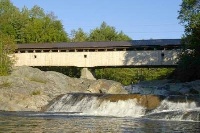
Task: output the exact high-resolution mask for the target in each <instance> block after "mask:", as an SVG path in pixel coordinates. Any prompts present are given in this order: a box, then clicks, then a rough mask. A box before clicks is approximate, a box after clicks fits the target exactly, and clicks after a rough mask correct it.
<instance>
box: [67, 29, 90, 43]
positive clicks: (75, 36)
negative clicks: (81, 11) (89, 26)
mask: <svg viewBox="0 0 200 133" xmlns="http://www.w3.org/2000/svg"><path fill="white" fill-rule="evenodd" d="M87 40H88V35H87V33H85V32H84V31H83V29H81V28H79V29H78V30H77V31H76V30H72V31H71V42H84V41H87Z"/></svg>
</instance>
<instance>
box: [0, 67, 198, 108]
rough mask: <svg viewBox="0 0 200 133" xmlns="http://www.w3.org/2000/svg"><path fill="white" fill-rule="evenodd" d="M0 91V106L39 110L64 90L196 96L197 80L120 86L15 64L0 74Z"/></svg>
mask: <svg viewBox="0 0 200 133" xmlns="http://www.w3.org/2000/svg"><path fill="white" fill-rule="evenodd" d="M82 77H84V76H82ZM0 91H1V93H0V110H5V111H41V109H42V108H43V107H44V106H46V105H48V104H49V103H50V102H51V101H52V100H53V99H54V100H55V99H56V98H59V96H60V95H64V94H67V93H95V94H100V93H101V94H137V99H138V102H141V101H140V100H141V99H144V98H143V95H157V96H164V97H167V96H169V95H183V96H185V95H197V96H198V97H199V95H200V81H193V82H187V83H174V82H172V81H171V80H157V81H145V82H140V83H138V84H134V85H129V86H123V85H122V84H121V83H119V82H115V81H111V80H105V79H98V80H95V79H86V78H71V77H68V76H66V75H64V74H61V73H58V72H53V71H47V72H44V71H41V70H39V69H37V68H32V67H26V66H23V67H17V68H15V69H14V70H13V72H12V73H11V75H9V76H2V77H0ZM123 97H124V96H123ZM131 97H132V96H131ZM198 97H197V98H198ZM121 98H122V97H118V98H117V99H118V100H120V99H121ZM145 98H146V97H145ZM151 98H152V97H151V96H150V97H149V98H148V99H146V100H143V102H144V103H146V101H147V102H153V101H152V100H151ZM117 99H115V100H117ZM159 103H160V102H157V104H159ZM156 106H157V105H155V107H156Z"/></svg>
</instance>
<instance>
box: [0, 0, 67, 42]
mask: <svg viewBox="0 0 200 133" xmlns="http://www.w3.org/2000/svg"><path fill="white" fill-rule="evenodd" d="M0 31H1V32H2V33H4V34H7V35H9V36H12V37H14V39H15V41H16V42H17V43H40V42H66V41H69V38H68V36H67V33H66V32H65V31H64V28H63V25H62V23H61V22H60V21H59V20H57V19H56V16H55V15H54V14H53V13H45V12H44V10H43V9H42V8H40V7H39V6H34V7H33V8H32V9H30V10H29V9H28V8H27V7H24V8H23V9H22V10H21V11H20V10H19V9H18V8H17V7H15V6H14V5H13V4H12V3H11V2H10V0H0Z"/></svg>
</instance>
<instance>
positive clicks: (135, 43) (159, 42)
mask: <svg viewBox="0 0 200 133" xmlns="http://www.w3.org/2000/svg"><path fill="white" fill-rule="evenodd" d="M180 41H181V40H180V39H152V40H131V41H108V42H63V43H37V44H36V43H35V44H17V47H18V49H63V48H114V47H118V48H119V47H142V46H143V47H144V46H162V47H165V46H179V45H180Z"/></svg>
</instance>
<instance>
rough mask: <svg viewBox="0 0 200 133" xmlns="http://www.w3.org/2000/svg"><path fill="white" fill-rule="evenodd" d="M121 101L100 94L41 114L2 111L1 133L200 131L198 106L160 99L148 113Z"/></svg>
mask: <svg viewBox="0 0 200 133" xmlns="http://www.w3.org/2000/svg"><path fill="white" fill-rule="evenodd" d="M114 96H115V95H114ZM125 97H127V96H126V95H125ZM112 98H113V95H112ZM120 99H121V100H116V101H109V100H108V97H106V98H105V97H104V98H103V99H102V97H100V96H99V95H91V94H90V95H83V94H66V95H63V96H61V97H60V98H59V99H56V100H55V101H54V102H52V103H51V104H50V105H49V106H48V107H46V109H45V111H44V112H6V111H1V112H0V132H2V133H4V132H12V133H14V132H20V133H21V132H22V133H23V132H29V133H32V132H33V133H41V132H45V133H46V132H48V133H49V132H50V133H51V132H56V133H66V132H69V133H71V132H83V133H91V132H92V133H96V132H103V133H105V132H109V133H118V132H119V133H129V132H133V133H134V132H135V133H156V132H157V133H162V132H163V133H166V132H168V133H172V132H176V133H179V132H180V133H199V132H200V107H199V104H198V103H197V102H195V101H190V100H188V99H186V101H183V100H181V102H180V101H178V100H177V99H178V98H177V99H176V101H170V100H169V99H163V100H162V102H161V103H160V105H159V107H157V108H156V109H153V110H148V111H147V109H146V108H145V107H144V106H140V105H139V104H137V102H136V101H135V99H131V98H129V99H124V98H122V96H120ZM122 99H123V100H122Z"/></svg>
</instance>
